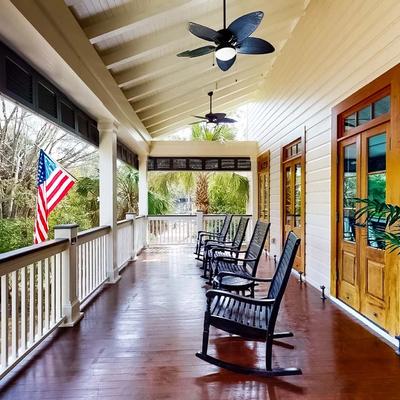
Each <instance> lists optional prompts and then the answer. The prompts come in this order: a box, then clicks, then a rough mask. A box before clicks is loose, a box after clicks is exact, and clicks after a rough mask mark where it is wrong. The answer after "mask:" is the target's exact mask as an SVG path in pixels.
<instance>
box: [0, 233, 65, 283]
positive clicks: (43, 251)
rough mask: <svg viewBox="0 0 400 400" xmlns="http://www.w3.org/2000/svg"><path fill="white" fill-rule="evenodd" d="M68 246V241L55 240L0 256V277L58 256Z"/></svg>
mask: <svg viewBox="0 0 400 400" xmlns="http://www.w3.org/2000/svg"><path fill="white" fill-rule="evenodd" d="M68 245H69V240H68V239H55V240H48V241H47V242H43V243H39V244H35V245H32V246H27V247H23V248H21V249H17V250H13V251H8V252H7V253H3V254H0V276H3V275H6V274H8V273H10V272H13V271H16V270H18V269H19V268H22V267H25V266H27V265H29V264H32V263H34V262H37V261H40V260H43V259H45V258H48V257H51V256H53V255H55V254H58V253H60V252H62V251H64V250H65V249H67V248H68Z"/></svg>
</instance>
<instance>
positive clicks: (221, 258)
mask: <svg viewBox="0 0 400 400" xmlns="http://www.w3.org/2000/svg"><path fill="white" fill-rule="evenodd" d="M270 226H271V224H270V223H268V222H262V221H260V220H258V221H257V223H256V226H255V228H254V231H253V234H252V236H251V239H250V242H249V245H248V247H247V249H246V250H243V251H237V252H236V257H230V256H228V255H226V254H219V253H218V252H215V253H214V254H213V257H212V258H211V259H210V263H209V265H210V268H209V280H208V282H209V283H210V284H211V283H212V278H213V276H216V275H218V274H219V273H220V272H234V273H238V274H243V275H246V276H247V275H248V276H252V277H255V276H256V273H257V267H258V263H259V261H260V257H261V254H262V251H263V249H264V245H265V241H266V240H267V236H268V232H269V228H270ZM243 253H244V258H240V257H239V255H240V254H243ZM246 289H250V290H251V292H252V293H253V292H254V282H252V281H251V282H250V285H249V287H248V288H247V287H246V288H240V290H246Z"/></svg>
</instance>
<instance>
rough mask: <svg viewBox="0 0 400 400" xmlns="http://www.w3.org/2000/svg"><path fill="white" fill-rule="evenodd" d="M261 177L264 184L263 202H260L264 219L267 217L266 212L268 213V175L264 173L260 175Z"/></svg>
mask: <svg viewBox="0 0 400 400" xmlns="http://www.w3.org/2000/svg"><path fill="white" fill-rule="evenodd" d="M262 179H263V181H264V183H263V186H264V202H263V204H262V207H263V214H264V219H268V214H269V209H268V208H269V207H268V206H269V187H268V176H267V174H264V175H263V176H262Z"/></svg>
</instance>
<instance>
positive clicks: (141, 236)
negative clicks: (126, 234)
mask: <svg viewBox="0 0 400 400" xmlns="http://www.w3.org/2000/svg"><path fill="white" fill-rule="evenodd" d="M134 223H135V229H134V231H133V258H134V259H136V256H137V255H138V254H139V253H140V252H141V251H142V249H144V248H145V247H146V246H147V241H148V238H147V224H148V217H146V216H144V215H142V216H139V217H135V218H134Z"/></svg>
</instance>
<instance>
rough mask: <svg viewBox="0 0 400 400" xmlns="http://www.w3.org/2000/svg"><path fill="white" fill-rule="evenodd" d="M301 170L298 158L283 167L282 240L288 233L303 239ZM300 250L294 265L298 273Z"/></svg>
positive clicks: (300, 265)
mask: <svg viewBox="0 0 400 400" xmlns="http://www.w3.org/2000/svg"><path fill="white" fill-rule="evenodd" d="M302 169H303V168H302V162H301V158H300V157H296V158H295V159H293V160H290V161H287V162H285V163H284V165H283V202H284V207H283V228H284V229H283V234H284V239H286V237H287V235H288V233H289V232H290V231H293V232H294V233H295V234H296V235H297V236H298V237H299V238H301V239H303V204H302V198H303V195H302V190H303V184H302V180H303V171H302ZM302 241H303V240H302ZM302 248H303V246H300V247H299V249H298V251H297V255H296V260H295V264H294V267H295V269H296V270H297V271H299V272H304V263H303V254H302Z"/></svg>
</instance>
